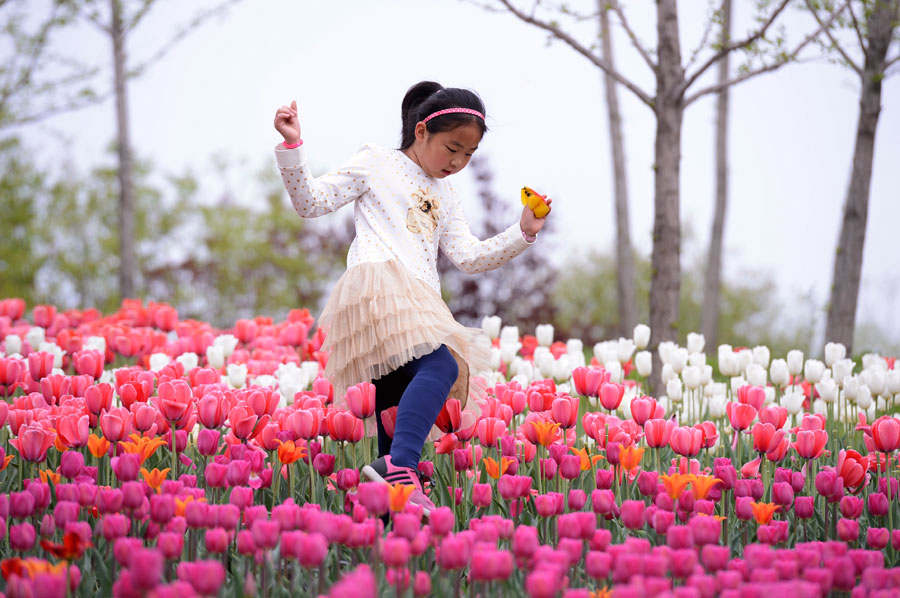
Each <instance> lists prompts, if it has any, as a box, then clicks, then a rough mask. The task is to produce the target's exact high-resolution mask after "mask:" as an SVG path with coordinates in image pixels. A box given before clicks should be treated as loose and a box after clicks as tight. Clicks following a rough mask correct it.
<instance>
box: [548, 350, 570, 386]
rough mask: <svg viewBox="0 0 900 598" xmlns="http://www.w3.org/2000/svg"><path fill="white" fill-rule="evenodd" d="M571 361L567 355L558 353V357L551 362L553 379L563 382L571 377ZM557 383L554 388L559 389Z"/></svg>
mask: <svg viewBox="0 0 900 598" xmlns="http://www.w3.org/2000/svg"><path fill="white" fill-rule="evenodd" d="M572 369H573V368H572V361H571V360H570V359H569V356H568V355H560V356H559V359H557V360H555V361H554V362H553V373H552V375H553V379H554V380H556V381H557V382H565V381H566V380H568V379H569V378H571V377H572ZM559 388H560V387H559V385H557V387H556V390H557V391H559Z"/></svg>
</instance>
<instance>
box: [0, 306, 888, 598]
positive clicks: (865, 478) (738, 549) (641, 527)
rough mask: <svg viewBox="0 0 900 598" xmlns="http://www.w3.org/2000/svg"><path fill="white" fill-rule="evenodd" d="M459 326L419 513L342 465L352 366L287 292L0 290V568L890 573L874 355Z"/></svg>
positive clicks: (473, 584)
mask: <svg viewBox="0 0 900 598" xmlns="http://www.w3.org/2000/svg"><path fill="white" fill-rule="evenodd" d="M483 330H484V332H485V333H486V334H487V335H488V336H490V337H491V338H492V340H493V344H494V359H493V364H492V366H493V370H492V371H487V372H481V373H479V375H481V376H482V377H483V378H484V380H485V382H486V385H487V387H488V391H487V396H486V398H485V399H484V400H483V401H479V407H480V410H481V413H480V415H475V414H474V413H473V411H471V410H470V409H469V408H468V407H467V408H462V406H461V405H460V403H459V402H458V401H456V400H455V399H452V400H449V401H448V402H447V403H446V404H445V407H444V410H443V411H442V412H441V414H440V416H439V417H438V419H437V421H436V422H435V429H434V432H433V434H432V436H433V440H429V441H428V442H427V443H426V447H425V451H424V454H423V457H422V461H421V462H420V464H419V471H420V472H422V474H423V476H426V477H427V478H428V481H427V483H426V484H425V490H426V492H427V493H428V495H429V498H430V499H431V500H432V501H433V502H434V503H435V504H436V505H437V508H436V509H435V510H433V511H431V512H430V513H423V512H422V510H421V507H418V506H415V505H413V504H407V499H408V497H409V493H410V491H411V490H412V486H400V485H397V486H388V485H387V484H380V483H375V482H367V481H365V480H364V479H361V478H360V473H359V471H360V469H361V468H362V467H363V466H364V465H366V464H368V463H370V462H371V461H372V460H374V459H375V458H376V456H377V442H376V438H375V436H374V431H375V422H374V421H373V417H374V413H375V398H376V397H375V388H374V386H373V385H372V384H370V383H368V382H363V383H360V384H358V385H356V386H354V387H352V388H350V389H349V390H348V391H347V393H346V395H345V396H344V397H335V396H334V391H333V388H332V385H331V383H330V382H329V381H328V380H327V379H326V378H324V377H323V376H322V371H323V370H324V365H325V363H326V361H327V359H328V355H327V354H325V353H324V352H323V351H322V350H321V348H322V343H323V341H324V334H323V332H322V331H321V330H319V329H317V328H316V326H315V320H314V318H313V317H312V316H311V315H310V313H309V311H307V310H305V309H302V310H299V309H298V310H294V311H292V312H291V313H290V314H289V315H288V317H287V319H286V320H285V321H273V320H272V319H271V318H266V317H257V318H254V319H247V320H238V321H237V322H235V323H234V325H233V326H232V327H231V328H228V329H216V328H214V327H213V326H211V325H210V324H208V323H206V322H203V321H198V320H191V319H180V318H179V316H178V313H177V311H176V310H175V309H174V308H172V307H171V306H169V305H166V304H159V303H150V304H146V305H145V304H143V303H141V302H139V301H125V302H123V304H122V306H121V307H120V309H119V310H118V311H117V312H116V313H113V314H110V315H104V314H101V313H99V312H97V311H95V310H83V311H81V310H69V311H62V310H57V309H56V308H55V307H54V306H51V305H35V306H26V305H25V303H24V302H23V301H22V300H20V299H15V298H10V299H2V300H0V397H2V398H3V400H0V568H2V581H0V592H2V595H5V596H7V597H9V598H25V597H39V596H59V597H66V596H85V597H93V596H121V597H160V598H162V597H166V596H176V597H178V598H188V597H190V596H219V597H223V598H225V597H241V596H267V597H273V598H275V597H281V596H284V597H288V596H291V597H294V596H332V597H353V598H357V597H361V598H366V597H373V596H397V597H400V596H417V597H418V596H453V597H458V596H469V597H475V596H501V597H502V596H509V597H518V596H530V597H535V598H549V597H572V598H574V597H578V598H588V597H592V598H608V597H611V596H612V597H616V598H632V597H634V598H644V597H647V598H649V597H654V596H655V597H660V598H662V597H676V598H711V597H713V596H722V597H734V598H751V597H760V598H774V597H778V596H798V597H805V596H810V597H822V598H824V597H826V596H847V597H851V598H882V597H897V596H900V508H898V504H900V497H898V494H900V469H898V461H897V455H898V449H900V419H897V417H896V416H895V414H896V413H897V411H898V409H897V405H896V401H897V399H898V395H900V368H898V367H895V361H894V358H892V357H885V356H880V355H875V354H865V355H861V356H858V357H853V358H851V357H850V356H848V355H846V351H845V350H844V348H843V347H842V346H841V345H835V344H828V345H827V346H826V347H825V351H824V355H823V356H821V358H817V357H815V356H810V355H805V354H804V353H803V352H801V351H799V350H795V351H791V352H789V353H788V354H787V355H771V354H770V351H769V349H768V348H766V347H749V348H742V347H731V346H728V345H721V346H719V347H714V348H712V347H705V346H704V345H705V342H704V339H703V337H702V336H700V335H696V334H691V335H688V337H687V341H686V345H687V346H684V347H682V346H678V345H676V344H674V343H662V344H661V345H660V346H659V348H658V353H659V357H660V359H661V363H662V370H661V372H660V373H661V377H662V380H663V387H662V389H661V391H660V392H658V393H656V394H657V396H648V395H649V391H648V390H647V388H648V385H647V383H646V380H647V377H648V375H649V374H650V373H651V372H650V370H651V367H652V365H651V364H652V360H651V354H650V353H649V352H648V350H647V344H648V341H649V332H650V331H649V329H648V328H647V327H646V326H638V327H637V328H636V329H635V332H634V336H633V338H630V339H625V338H622V339H616V340H610V341H607V342H601V343H597V344H596V345H594V346H593V347H584V346H583V343H582V342H581V341H579V340H577V339H571V340H568V341H560V340H557V339H555V338H554V336H553V329H552V327H551V326H539V327H538V329H537V330H536V331H533V332H534V334H533V335H532V334H530V332H532V331H528V332H529V334H520V333H519V331H518V330H517V329H516V328H515V327H514V326H502V327H501V322H500V321H499V319H498V318H495V317H494V318H492V317H488V318H485V320H484V322H483ZM585 349H587V354H586V353H585ZM471 400H473V401H474V400H475V399H471ZM395 409H396V408H395ZM394 415H395V411H391V410H388V411H385V412H384V413H383V422H384V424H385V428H386V429H387V430H388V432H389V433H392V430H393V421H394V420H393V418H394Z"/></svg>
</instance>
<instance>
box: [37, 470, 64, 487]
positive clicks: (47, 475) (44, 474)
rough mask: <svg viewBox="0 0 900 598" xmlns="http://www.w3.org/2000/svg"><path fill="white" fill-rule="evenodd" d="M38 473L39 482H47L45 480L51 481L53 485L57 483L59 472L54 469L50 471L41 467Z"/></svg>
mask: <svg viewBox="0 0 900 598" xmlns="http://www.w3.org/2000/svg"><path fill="white" fill-rule="evenodd" d="M38 474H40V476H41V482H43V483H45V484H46V483H47V480H50V481H51V482H53V484H54V485H57V484H59V474H58V473H56V472H55V471H50V470H49V469H42V470H40V471H38Z"/></svg>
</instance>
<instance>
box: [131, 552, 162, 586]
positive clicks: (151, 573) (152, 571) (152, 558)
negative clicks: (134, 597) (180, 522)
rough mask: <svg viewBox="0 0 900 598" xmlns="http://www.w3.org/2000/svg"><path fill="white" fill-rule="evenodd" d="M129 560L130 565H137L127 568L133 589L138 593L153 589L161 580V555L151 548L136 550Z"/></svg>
mask: <svg viewBox="0 0 900 598" xmlns="http://www.w3.org/2000/svg"><path fill="white" fill-rule="evenodd" d="M131 558H132V560H131V563H132V564H133V565H137V566H131V567H129V572H130V573H131V582H132V584H134V587H135V588H136V589H138V590H139V591H149V590H152V589H153V588H155V587H156V586H157V585H158V584H159V582H160V580H161V579H162V573H163V555H162V553H161V552H160V551H159V550H156V549H152V548H141V549H138V550H136V551H135V553H134V555H133V556H132V557H131Z"/></svg>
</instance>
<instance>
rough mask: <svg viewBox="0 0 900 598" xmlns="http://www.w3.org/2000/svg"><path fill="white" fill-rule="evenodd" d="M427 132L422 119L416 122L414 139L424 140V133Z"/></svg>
mask: <svg viewBox="0 0 900 598" xmlns="http://www.w3.org/2000/svg"><path fill="white" fill-rule="evenodd" d="M427 132H428V128H427V126H426V125H425V123H423V122H422V121H419V122H418V123H416V141H425V133H427Z"/></svg>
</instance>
